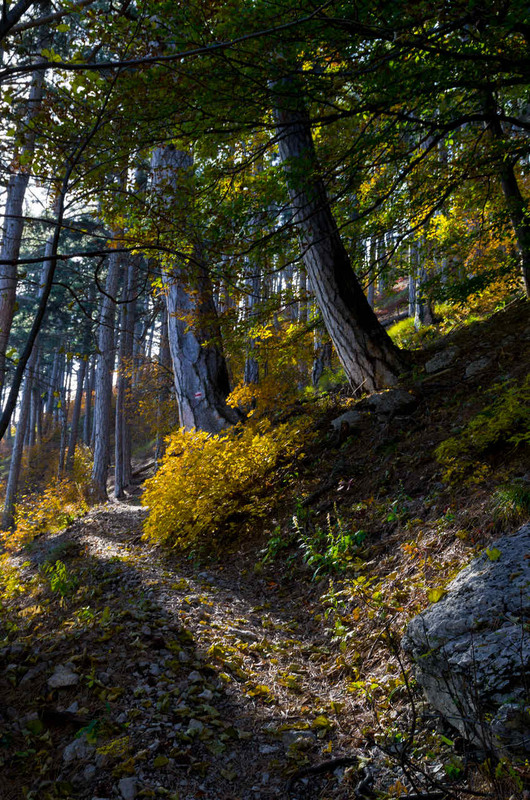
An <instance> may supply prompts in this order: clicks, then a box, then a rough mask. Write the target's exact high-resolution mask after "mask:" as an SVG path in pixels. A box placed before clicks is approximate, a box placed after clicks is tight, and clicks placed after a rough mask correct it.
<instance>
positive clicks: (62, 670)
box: [48, 664, 79, 689]
mask: <svg viewBox="0 0 530 800" xmlns="http://www.w3.org/2000/svg"><path fill="white" fill-rule="evenodd" d="M78 683H79V675H77V673H75V672H74V671H73V670H72V668H71V667H70V666H69V665H68V664H58V666H56V667H55V670H54V673H53V675H52V676H51V677H50V678H48V686H49V687H50V689H66V688H67V687H68V686H76V685H77V684H78Z"/></svg>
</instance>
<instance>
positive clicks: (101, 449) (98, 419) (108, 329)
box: [92, 253, 120, 501]
mask: <svg viewBox="0 0 530 800" xmlns="http://www.w3.org/2000/svg"><path fill="white" fill-rule="evenodd" d="M119 273H120V256H119V254H118V253H111V255H110V258H109V268H108V273H107V280H106V282H105V294H104V295H103V297H102V300H101V310H100V314H99V333H98V360H97V367H96V392H95V399H94V466H93V469H92V482H93V485H94V495H95V497H96V499H98V500H100V501H104V500H107V475H108V470H109V459H110V433H111V407H112V373H113V370H114V356H115V353H114V317H115V298H116V295H117V291H118V279H119Z"/></svg>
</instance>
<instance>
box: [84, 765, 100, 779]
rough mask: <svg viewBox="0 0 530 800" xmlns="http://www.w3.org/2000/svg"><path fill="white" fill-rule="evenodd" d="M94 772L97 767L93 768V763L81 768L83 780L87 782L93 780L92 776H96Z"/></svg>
mask: <svg viewBox="0 0 530 800" xmlns="http://www.w3.org/2000/svg"><path fill="white" fill-rule="evenodd" d="M96 773H97V769H96V768H95V766H94V765H93V764H89V765H88V766H87V767H85V769H84V770H83V780H84V781H86V782H87V783H89V782H90V781H93V780H94V778H95V777H96Z"/></svg>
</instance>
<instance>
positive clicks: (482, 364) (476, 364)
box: [464, 358, 490, 380]
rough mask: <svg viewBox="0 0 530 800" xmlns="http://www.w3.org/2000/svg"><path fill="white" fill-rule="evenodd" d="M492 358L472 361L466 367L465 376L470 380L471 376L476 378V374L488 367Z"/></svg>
mask: <svg viewBox="0 0 530 800" xmlns="http://www.w3.org/2000/svg"><path fill="white" fill-rule="evenodd" d="M489 363H490V359H489V358H479V359H477V361H472V362H471V364H468V365H467V367H466V371H465V372H464V378H465V379H466V380H469V379H470V378H474V377H475V375H478V374H479V372H482V370H484V369H486V367H487V366H488V365H489Z"/></svg>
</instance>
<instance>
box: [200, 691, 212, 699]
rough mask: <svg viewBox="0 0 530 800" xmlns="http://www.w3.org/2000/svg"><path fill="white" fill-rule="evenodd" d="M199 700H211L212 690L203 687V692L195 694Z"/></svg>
mask: <svg viewBox="0 0 530 800" xmlns="http://www.w3.org/2000/svg"><path fill="white" fill-rule="evenodd" d="M197 697H198V699H199V700H208V701H209V700H212V699H213V692H212V690H211V689H205V690H204V691H203V692H201V693H200V694H198V695H197Z"/></svg>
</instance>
